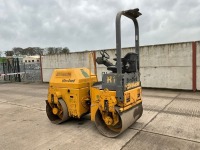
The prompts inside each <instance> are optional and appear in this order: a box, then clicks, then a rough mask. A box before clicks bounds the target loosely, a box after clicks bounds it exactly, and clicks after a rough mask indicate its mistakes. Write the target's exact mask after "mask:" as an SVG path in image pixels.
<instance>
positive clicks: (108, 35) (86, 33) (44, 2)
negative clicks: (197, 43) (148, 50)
mask: <svg viewBox="0 0 200 150" xmlns="http://www.w3.org/2000/svg"><path fill="white" fill-rule="evenodd" d="M136 7H138V8H139V9H140V12H141V13H142V16H140V17H139V18H138V21H139V26H140V45H150V44H158V43H175V42H184V41H193V40H200V0H0V50H3V51H5V50H10V49H12V48H13V47H22V48H25V47H31V46H32V47H42V48H44V47H51V46H53V47H66V46H67V47H68V48H69V49H70V50H71V51H83V50H94V49H105V48H114V47H115V17H116V13H117V12H118V11H120V10H126V9H131V8H136ZM133 35H134V30H133V24H132V22H131V21H130V20H127V19H124V18H122V46H123V47H130V46H133V45H134V44H133V41H134V36H133Z"/></svg>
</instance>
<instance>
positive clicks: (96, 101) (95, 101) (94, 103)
mask: <svg viewBox="0 0 200 150" xmlns="http://www.w3.org/2000/svg"><path fill="white" fill-rule="evenodd" d="M141 92H142V88H141V87H136V88H134V89H131V90H128V91H126V92H125V93H124V101H123V103H119V102H117V99H116V91H109V90H107V89H104V90H101V89H99V88H98V87H95V86H94V87H91V92H90V94H91V120H92V121H95V114H96V112H97V110H98V109H99V110H100V111H101V114H102V115H103V119H104V121H105V122H107V121H106V120H110V117H109V118H106V116H107V114H106V113H105V112H106V111H105V109H104V108H105V106H104V105H105V100H108V106H109V108H108V109H109V110H108V112H111V113H112V116H113V121H112V122H113V125H115V124H116V123H117V122H118V118H117V115H116V110H115V107H116V106H117V107H118V108H119V111H120V112H123V111H126V110H128V109H130V108H132V107H134V106H136V105H138V104H139V103H141V102H142V100H141ZM109 123H110V122H109ZM108 125H109V124H108Z"/></svg>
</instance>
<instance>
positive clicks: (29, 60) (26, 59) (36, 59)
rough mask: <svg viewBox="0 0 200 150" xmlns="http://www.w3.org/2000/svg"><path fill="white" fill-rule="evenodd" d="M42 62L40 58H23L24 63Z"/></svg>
mask: <svg viewBox="0 0 200 150" xmlns="http://www.w3.org/2000/svg"><path fill="white" fill-rule="evenodd" d="M37 62H40V56H39V55H38V56H25V57H23V63H37Z"/></svg>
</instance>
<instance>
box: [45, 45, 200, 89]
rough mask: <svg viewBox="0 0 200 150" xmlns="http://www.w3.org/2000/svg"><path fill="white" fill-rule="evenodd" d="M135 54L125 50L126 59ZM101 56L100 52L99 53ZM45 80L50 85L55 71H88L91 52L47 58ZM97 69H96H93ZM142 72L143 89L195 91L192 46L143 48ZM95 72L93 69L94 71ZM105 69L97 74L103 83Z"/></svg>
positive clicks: (112, 54)
mask: <svg viewBox="0 0 200 150" xmlns="http://www.w3.org/2000/svg"><path fill="white" fill-rule="evenodd" d="M132 51H135V48H123V50H122V57H123V56H124V55H125V54H126V53H128V52H132ZM107 53H108V54H109V55H110V61H111V62H114V61H113V58H115V49H108V50H107ZM96 56H97V57H98V56H100V51H96ZM199 57H200V42H197V65H198V66H197V82H198V83H197V89H198V90H199V89H200V85H199V83H200V62H199V60H200V59H199ZM42 66H43V80H44V82H49V80H50V76H51V73H52V71H53V69H56V68H72V67H88V68H89V66H90V65H89V52H87V51H86V52H76V53H70V54H66V55H65V54H63V55H51V56H44V57H43V62H42ZM91 66H93V65H91ZM140 68H141V70H140V72H141V81H142V86H143V87H151V88H170V89H186V90H192V42H183V43H173V44H161V45H150V46H141V47H140ZM92 69H93V68H92ZM102 72H107V70H106V67H105V66H104V65H97V74H98V78H99V80H101V76H102Z"/></svg>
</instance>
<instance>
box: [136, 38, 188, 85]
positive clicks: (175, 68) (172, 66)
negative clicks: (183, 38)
mask: <svg viewBox="0 0 200 150" xmlns="http://www.w3.org/2000/svg"><path fill="white" fill-rule="evenodd" d="M140 51H141V53H140V66H141V81H142V85H143V86H144V87H155V88H170V89H191V88H192V43H191V42H188V43H176V44H163V45H152V46H144V47H141V49H140Z"/></svg>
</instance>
